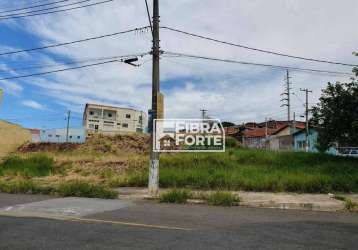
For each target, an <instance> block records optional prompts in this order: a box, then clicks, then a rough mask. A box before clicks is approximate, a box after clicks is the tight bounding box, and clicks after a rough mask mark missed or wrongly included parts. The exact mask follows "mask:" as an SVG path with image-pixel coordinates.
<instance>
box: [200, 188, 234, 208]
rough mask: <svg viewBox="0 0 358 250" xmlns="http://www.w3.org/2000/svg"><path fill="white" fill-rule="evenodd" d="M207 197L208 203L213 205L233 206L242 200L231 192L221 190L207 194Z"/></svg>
mask: <svg viewBox="0 0 358 250" xmlns="http://www.w3.org/2000/svg"><path fill="white" fill-rule="evenodd" d="M206 199H207V202H208V204H209V205H212V206H225V207H231V206H235V205H237V204H238V203H239V202H240V198H239V197H237V196H236V195H234V194H232V193H231V192H221V191H218V192H215V193H212V194H209V195H207V197H206Z"/></svg>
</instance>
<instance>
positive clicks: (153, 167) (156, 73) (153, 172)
mask: <svg viewBox="0 0 358 250" xmlns="http://www.w3.org/2000/svg"><path fill="white" fill-rule="evenodd" d="M159 18H160V16H159V0H154V1H153V48H152V56H153V79H152V119H151V121H150V124H149V126H151V128H152V129H151V152H150V164H149V165H150V166H149V182H148V191H149V195H151V196H158V192H159V153H157V152H154V148H153V146H154V145H153V138H154V130H155V129H156V128H155V127H154V120H155V119H157V118H158V96H159V94H160V67H159V66H160V64H159V60H160V39H159V22H160V20H159Z"/></svg>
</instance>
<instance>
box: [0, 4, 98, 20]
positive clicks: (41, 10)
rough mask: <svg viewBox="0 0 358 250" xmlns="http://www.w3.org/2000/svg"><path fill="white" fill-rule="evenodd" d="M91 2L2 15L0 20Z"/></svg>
mask: <svg viewBox="0 0 358 250" xmlns="http://www.w3.org/2000/svg"><path fill="white" fill-rule="evenodd" d="M91 1H93V0H81V1H77V2H73V3H69V4H63V5H56V6H53V7H48V8H42V9H39V10H30V11H25V12H20V13H13V14H8V15H1V16H0V19H1V18H6V17H11V16H19V15H26V14H32V13H36V12H43V11H47V10H54V9H61V8H62V7H68V6H73V5H79V4H82V3H88V2H91ZM60 2H62V1H60Z"/></svg>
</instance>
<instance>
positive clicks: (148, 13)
mask: <svg viewBox="0 0 358 250" xmlns="http://www.w3.org/2000/svg"><path fill="white" fill-rule="evenodd" d="M145 6H146V9H147V15H148V21H149V26H150V30H151V31H152V36H154V35H153V25H152V17H151V15H150V11H149V5H148V1H147V0H145Z"/></svg>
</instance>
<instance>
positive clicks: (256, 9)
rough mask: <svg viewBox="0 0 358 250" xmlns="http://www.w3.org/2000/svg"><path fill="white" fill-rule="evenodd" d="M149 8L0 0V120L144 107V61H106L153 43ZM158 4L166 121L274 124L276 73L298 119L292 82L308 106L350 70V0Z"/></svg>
mask: <svg viewBox="0 0 358 250" xmlns="http://www.w3.org/2000/svg"><path fill="white" fill-rule="evenodd" d="M147 6H148V7H147ZM151 7H152V1H147V4H146V2H145V1H142V0H139V1H137V0H134V1H127V0H123V1H122V0H121V1H116V0H113V1H105V0H68V1H66V0H62V1H60V0H52V1H38V0H29V1H28V0H26V1H24V0H19V1H3V2H2V3H1V5H0V21H1V22H0V32H1V34H2V36H1V37H2V38H1V39H0V46H1V47H0V56H1V61H0V78H1V79H2V80H1V81H0V88H2V89H4V92H5V96H4V100H3V103H2V106H1V107H0V119H2V118H6V117H8V118H10V117H16V122H18V123H20V124H22V125H23V126H25V127H31V128H42V127H44V128H52V127H64V126H65V125H66V124H65V123H64V122H65V121H64V120H63V115H59V116H58V117H57V118H56V115H54V118H53V117H51V119H50V118H48V119H44V118H43V119H42V120H41V117H42V116H43V117H49V115H51V114H54V113H61V114H65V113H66V112H67V110H69V109H70V110H71V111H73V112H72V113H73V114H74V116H75V117H81V115H82V112H83V108H84V105H85V104H86V103H88V102H90V103H102V104H108V105H116V106H124V107H131V108H137V109H140V110H148V109H149V106H150V103H151V100H150V95H151V71H152V69H151V59H150V58H149V57H140V56H139V62H138V63H139V65H140V67H133V66H130V65H128V64H124V63H114V62H113V63H105V62H109V61H112V60H113V61H115V60H117V59H118V57H117V55H141V54H142V53H143V51H144V52H147V51H150V50H151V46H152V44H151V40H152V34H151V29H150V25H151V22H149V21H148V18H150V15H151V12H150V10H151ZM160 7H161V26H162V29H161V50H162V51H163V54H162V56H161V59H162V60H161V80H162V81H161V86H162V91H163V93H164V95H165V104H166V109H165V115H166V117H168V118H199V117H200V115H201V113H200V109H206V110H208V115H209V116H211V117H214V118H219V119H222V120H227V121H232V122H236V123H242V122H248V121H257V122H262V121H264V120H265V117H267V116H269V115H270V114H271V116H272V117H270V118H276V119H282V118H284V117H285V112H286V111H285V109H283V108H281V107H280V105H281V103H280V99H281V98H280V94H281V93H282V91H283V88H284V84H285V81H284V77H285V71H286V69H289V70H290V71H291V73H290V75H291V77H292V78H291V81H292V88H293V90H292V92H294V93H295V94H296V95H297V98H296V97H294V98H292V102H293V103H292V107H293V111H295V112H296V113H297V117H299V115H301V114H303V113H304V107H303V106H302V103H301V102H300V99H302V98H304V97H303V96H301V94H302V93H300V91H299V89H300V88H309V89H312V90H313V93H312V95H311V100H310V103H311V105H314V103H316V102H317V101H318V98H319V97H320V94H321V90H322V89H323V88H324V87H325V86H326V84H327V82H335V81H341V82H349V81H351V77H352V76H353V75H352V73H351V70H352V68H353V66H354V65H357V59H358V58H357V57H356V56H353V55H352V52H354V51H357V50H358V49H357V43H356V41H358V34H357V33H356V32H354V31H353V28H352V23H355V22H356V13H355V11H354V10H356V9H358V3H357V1H354V0H347V1H344V2H343V3H342V2H340V3H338V2H337V1H324V0H316V1H314V2H312V1H308V0H302V1H286V0H277V1H265V0H257V1H244V0H223V1H221V2H220V4H218V2H217V1H215V0H206V1H205V4H203V1H200V0H191V1H161V6H160ZM337 13H345V14H344V15H340V18H336V17H337ZM308 24H309V25H308ZM135 27H138V28H135ZM99 63H104V64H101V65H94V66H89V67H82V66H88V65H92V64H99ZM71 68H74V69H71ZM65 69H69V70H65ZM60 70H65V71H60ZM57 71H58V72H57ZM47 72H50V73H47ZM42 73H46V74H42ZM24 76H26V77H24ZM21 117H24V118H23V119H22V118H21ZM25 117H35V118H36V119H25ZM46 120H53V121H51V122H50V121H46ZM80 120H81V119H77V120H74V121H73V125H74V126H81V121H80Z"/></svg>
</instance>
